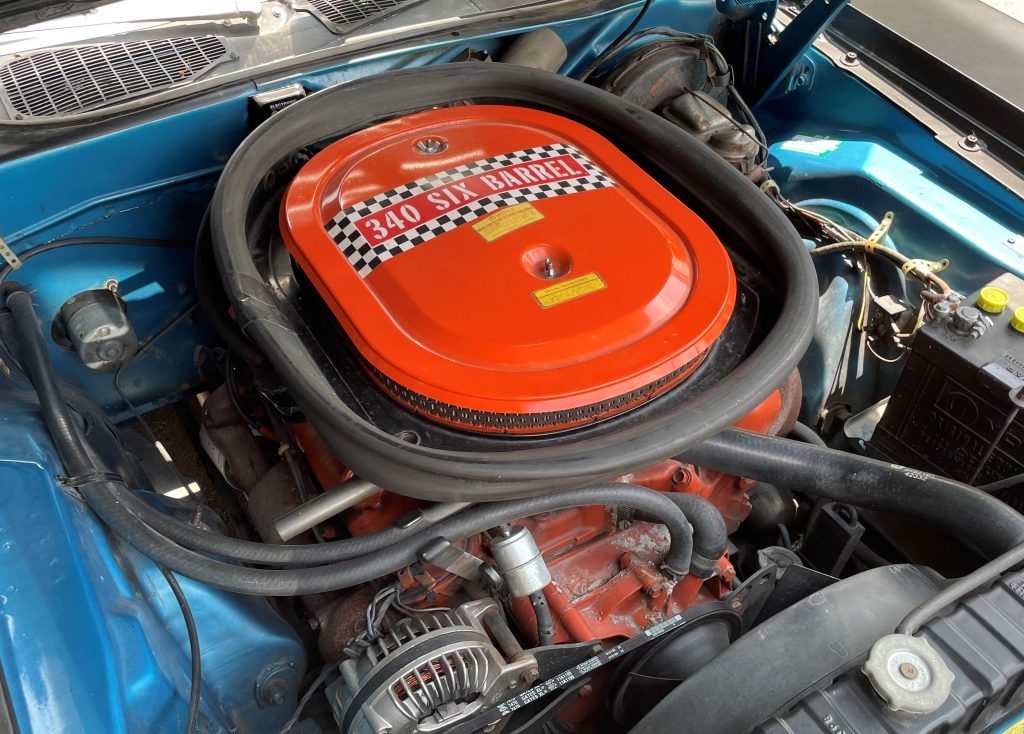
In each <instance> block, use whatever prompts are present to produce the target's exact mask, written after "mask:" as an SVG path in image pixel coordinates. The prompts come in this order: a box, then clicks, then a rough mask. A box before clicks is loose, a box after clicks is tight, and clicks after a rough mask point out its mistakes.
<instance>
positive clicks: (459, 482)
mask: <svg viewBox="0 0 1024 734" xmlns="http://www.w3.org/2000/svg"><path fill="white" fill-rule="evenodd" d="M465 100H470V101H474V102H477V103H487V104H510V105H518V106H525V107H530V108H534V109H540V110H544V111H547V112H551V113H555V114H559V115H562V116H564V117H567V118H571V119H574V120H578V121H580V122H582V123H583V124H585V125H586V126H587V127H589V128H591V129H592V130H594V131H596V132H597V133H599V134H602V135H604V136H605V137H607V138H609V139H610V140H611V141H612V142H613V143H614V144H616V145H617V146H618V147H619V148H620V149H622V150H623V151H624V152H625V153H626V154H627V155H628V156H630V157H631V158H632V159H634V160H636V161H637V162H639V163H640V165H641V166H643V167H644V168H645V169H646V170H647V171H648V172H650V173H651V174H652V175H653V176H654V177H655V178H657V179H658V180H659V181H660V182H661V183H663V184H664V185H665V186H666V187H667V188H669V189H670V190H671V191H672V192H673V193H674V194H676V195H678V196H679V197H680V198H681V199H682V200H683V201H684V202H685V203H686V204H687V205H688V206H690V208H692V209H694V210H695V211H696V212H697V214H698V215H700V216H701V217H703V218H704V219H705V220H706V221H708V222H709V224H710V225H711V227H712V228H713V229H714V230H715V231H716V233H717V234H718V235H719V237H720V238H721V239H722V240H723V241H724V242H726V243H727V244H731V245H733V246H736V247H743V248H746V250H747V251H749V252H750V254H751V256H752V257H753V258H754V259H755V260H756V261H757V262H758V263H760V264H761V267H763V268H764V269H765V270H766V271H767V272H768V273H769V274H770V275H771V277H773V278H774V281H775V282H776V283H778V284H779V289H780V291H781V293H782V304H781V307H780V308H779V312H778V316H777V319H776V321H775V324H774V326H773V327H772V328H771V330H770V332H769V333H768V334H767V335H766V336H765V338H764V339H763V340H762V341H761V342H760V344H758V345H757V346H756V347H755V348H754V349H753V351H752V352H751V353H750V355H749V356H748V357H747V358H746V359H745V360H744V361H743V363H742V364H740V365H739V366H738V367H736V368H735V369H734V370H733V371H732V372H731V373H729V374H728V375H726V376H725V377H723V378H722V379H721V380H719V381H718V382H717V383H716V384H714V385H712V386H710V387H708V388H707V389H705V390H704V391H703V392H701V393H700V394H698V395H696V396H695V397H693V398H692V399H690V400H688V401H685V402H683V403H682V404H681V405H679V406H678V407H676V408H675V409H673V410H671V411H668V412H666V413H664V414H663V415H660V416H658V417H657V418H654V419H652V420H650V421H646V422H640V423H636V424H631V425H627V426H624V427H622V428H621V429H620V430H618V431H617V432H609V433H608V434H606V435H600V436H587V435H586V434H585V433H582V432H581V434H580V437H579V439H578V440H576V441H574V442H572V443H566V444H562V445H559V446H546V447H531V448H516V449H510V450H508V451H494V452H483V451H450V450H441V449H437V448H432V447H429V446H425V445H415V444H411V443H408V442H406V441H402V440H400V439H399V438H396V437H395V436H392V435H390V434H388V433H386V432H384V431H381V430H379V429H378V428H376V427H375V426H373V425H371V424H369V423H368V422H367V421H366V420H364V419H363V418H362V417H361V416H360V415H358V414H357V413H355V412H354V411H353V410H352V409H351V408H350V407H349V406H348V405H347V404H346V403H345V402H344V401H343V400H341V399H340V398H339V396H338V394H337V393H336V390H335V385H334V384H332V381H331V379H330V377H329V376H328V375H327V374H326V373H325V372H324V370H323V367H322V365H321V364H320V363H319V362H318V361H317V359H316V357H315V355H314V354H312V353H311V351H310V349H309V348H308V347H307V346H306V344H305V343H304V339H305V337H304V327H303V325H302V323H301V322H299V321H297V320H295V317H294V316H293V315H292V313H293V312H292V310H291V309H290V308H289V304H287V303H285V302H283V301H282V300H280V299H281V296H279V295H278V294H277V293H276V292H275V291H274V290H273V289H272V288H270V287H269V286H268V284H267V282H266V278H265V276H264V274H263V273H262V272H261V270H260V268H259V267H258V266H257V264H256V261H255V259H254V254H253V252H252V250H251V249H250V245H251V243H250V232H249V229H248V227H247V216H248V215H247V213H248V212H249V211H250V208H251V204H252V201H253V199H254V197H255V196H257V194H259V192H261V191H262V190H263V187H264V185H265V183H266V182H267V181H268V180H269V179H268V177H267V175H268V172H271V171H274V170H276V167H277V166H278V164H279V163H281V162H282V161H283V160H285V159H286V158H288V157H289V155H290V154H291V152H293V151H296V150H298V149H301V148H304V147H307V146H312V145H314V144H316V143H318V142H320V141H322V140H325V139H330V138H334V137H337V136H338V135H344V134H346V133H350V132H353V131H355V130H359V129H363V128H366V127H369V126H371V125H373V124H375V123H378V122H381V121H383V120H387V119H392V118H394V117H396V116H399V115H403V114H408V113H412V112H416V111H419V110H423V109H427V108H431V107H435V106H444V105H448V104H453V103H459V102H463V101H465ZM210 233H211V236H212V238H213V245H214V250H215V252H216V259H217V265H218V267H219V268H220V272H221V277H222V281H223V284H224V287H225V290H226V291H227V294H228V297H229V300H230V301H231V302H232V304H233V305H234V308H235V313H236V317H237V319H238V322H239V324H240V326H241V328H242V330H243V332H244V333H245V334H246V336H247V337H248V338H250V339H251V340H252V341H253V343H254V344H255V345H256V346H257V347H258V348H259V349H260V350H261V351H262V352H263V353H264V355H265V356H266V358H267V359H268V360H269V361H270V362H271V363H272V365H273V367H274V368H275V369H276V371H277V372H278V374H279V375H280V376H281V379H282V380H283V381H284V383H285V384H286V386H287V387H288V388H289V391H290V393H291V395H292V397H293V398H294V399H295V401H296V402H297V403H298V405H299V406H300V407H301V408H302V410H303V413H304V414H305V415H306V416H307V417H308V418H309V420H310V422H311V423H312V424H313V425H314V426H315V427H316V429H317V432H318V433H319V435H320V436H321V437H322V438H323V439H324V440H325V441H326V442H327V444H328V445H329V447H330V448H331V450H332V451H333V452H334V453H335V454H336V455H337V456H339V457H340V458H341V459H343V460H344V461H345V463H346V464H347V465H348V466H349V467H351V468H352V469H353V470H354V471H355V472H356V473H357V474H358V475H359V476H361V477H363V478H364V479H367V480H369V481H371V482H373V483H375V484H377V485H379V486H382V487H384V488H386V489H388V490H391V491H394V492H398V493H400V494H406V495H409V496H413V497H418V498H421V499H426V500H431V501H435V502H461V501H466V502H487V501H493V500H502V499H509V498H512V497H529V496H535V495H542V494H547V493H550V492H558V491H561V490H565V489H573V488H577V487H585V486H587V485H590V484H594V483H596V482H600V481H605V480H608V479H612V478H614V477H617V476H623V475H625V474H628V473H629V472H631V471H634V470H636V469H639V468H641V467H644V466H649V465H651V464H653V463H656V462H658V461H661V460H663V459H665V458H668V457H670V456H674V455H675V454H678V453H679V452H680V451H683V450H684V449H686V448H688V447H689V446H693V445H694V444H696V443H699V442H700V441H702V440H703V439H705V438H707V437H708V436H711V435H714V434H715V433H717V432H718V431H720V430H722V429H723V428H726V427H727V426H729V425H731V424H732V423H733V422H735V421H737V420H739V419H740V418H741V417H743V416H744V415H746V414H747V413H749V412H750V411H751V410H753V409H754V408H755V407H756V406H757V405H759V404H760V403H761V402H762V401H763V400H764V399H765V398H766V397H767V396H768V395H770V394H771V393H772V392H773V391H774V390H775V389H777V388H778V386H779V385H781V384H782V383H783V382H784V381H785V379H786V377H787V376H788V375H789V374H790V373H791V372H792V370H793V369H794V368H795V367H796V364H797V362H798V361H799V359H800V357H801V356H802V355H803V353H804V351H805V349H806V347H807V345H808V344H809V343H810V339H811V336H812V334H813V331H814V327H815V322H816V314H817V307H818V281H817V276H816V275H815V271H814V267H813V265H812V263H811V258H810V256H809V255H808V254H807V250H806V248H805V247H804V244H803V242H802V241H801V239H800V237H799V235H798V234H797V232H796V231H795V230H794V229H793V226H792V225H791V224H790V223H789V221H788V220H787V219H786V217H785V216H784V215H783V213H782V212H781V211H780V209H779V208H778V207H777V206H776V205H775V204H774V203H773V202H772V201H771V200H770V199H769V198H768V197H767V196H765V195H764V194H762V193H761V192H760V191H759V190H758V188H757V187H756V186H754V185H752V184H751V183H750V182H749V181H748V180H747V179H746V178H745V177H744V176H743V175H741V174H740V173H739V172H738V171H737V170H736V169H734V168H733V167H732V166H730V165H728V164H727V163H726V162H725V161H723V160H722V159H721V158H720V157H719V156H718V155H717V154H716V153H714V152H713V151H712V150H711V149H710V148H708V147H707V146H706V145H704V144H703V143H701V142H700V141H698V140H697V139H696V138H693V137H691V136H689V135H687V134H686V133H683V132H681V131H680V130H679V129H678V128H677V127H676V126H675V125H673V124H672V123H670V122H668V121H667V120H664V119H662V118H661V117H659V116H658V115H656V114H653V113H651V112H649V111H647V110H645V109H643V108H641V107H639V106H637V105H634V104H632V103H630V102H628V101H626V100H623V99H621V98H619V97H616V96H615V95H613V94H610V93H608V92H605V91H603V90H601V89H598V88H596V87H593V86H589V85H586V84H581V83H580V82H577V81H573V80H570V79H566V78H564V77H560V76H558V75H555V74H549V73H547V72H541V71H537V70H535V69H527V68H524V67H517V66H511V65H505V64H470V63H462V64H446V65H436V66H429V67H423V68H417V69H405V70H400V71H393V72H388V73H386V74H382V75H378V76H371V77H366V78H363V79H357V80H354V81H351V82H347V83H345V84H342V85H339V86H336V87H332V88H330V89H326V90H324V91H321V92H318V93H316V94H314V95H311V96H310V97H309V98H307V99H305V100H302V101H299V102H297V103H295V104H293V105H291V106H290V107H288V108H286V109H284V110H282V111H280V112H278V113H277V114H275V115H274V116H273V117H271V118H270V119H269V120H267V121H266V122H264V123H263V124H262V125H260V127H259V128H258V129H257V130H256V131H255V132H253V133H252V134H251V135H250V136H249V137H248V138H246V140H245V141H244V142H243V143H242V145H241V146H240V147H239V148H238V150H236V151H235V153H234V155H233V156H232V157H231V159H230V160H229V161H228V164H227V166H226V167H225V169H224V173H223V175H222V176H221V179H220V182H219V183H218V185H217V190H216V193H215V195H214V199H213V204H212V208H211V213H210Z"/></svg>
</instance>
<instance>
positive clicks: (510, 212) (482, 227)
mask: <svg viewBox="0 0 1024 734" xmlns="http://www.w3.org/2000/svg"><path fill="white" fill-rule="evenodd" d="M543 218H544V215H543V214H541V213H540V212H539V211H537V210H536V209H535V208H534V207H533V206H532V205H531V204H516V205H515V206H506V207H504V208H502V209H499V210H498V211H496V212H494V214H492V215H491V216H489V217H484V218H483V219H480V220H477V221H476V222H473V225H472V226H473V229H475V230H476V233H477V234H478V235H480V236H481V237H483V238H484V239H485V240H487V241H488V242H494V240H496V239H498V238H499V237H504V236H505V235H507V234H508V233H509V232H515V231H516V230H517V229H519V228H520V227H525V226H526V225H527V224H533V223H534V222H537V221H540V220H541V219H543Z"/></svg>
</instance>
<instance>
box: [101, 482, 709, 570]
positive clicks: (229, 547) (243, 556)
mask: <svg viewBox="0 0 1024 734" xmlns="http://www.w3.org/2000/svg"><path fill="white" fill-rule="evenodd" d="M620 486H631V485H620ZM111 491H112V493H113V495H114V497H115V498H116V499H117V500H118V501H119V502H120V503H121V504H122V505H124V507H125V508H126V509H127V510H128V511H130V512H131V513H132V514H134V515H136V516H137V517H138V518H139V519H140V520H141V521H142V522H144V523H145V524H146V525H149V526H150V527H151V528H152V529H153V530H155V531H157V532H158V533H160V534H161V535H164V536H166V537H168V538H169V539H171V540H173V541H175V542H177V543H180V544H181V545H184V546H186V547H188V548H191V549H193V550H197V551H202V552H205V553H211V554H214V555H218V556H224V557H226V558H231V559H233V560H236V561H243V562H247V563H258V564H261V565H279V566H288V565H316V564H323V563H330V562H334V561H345V560H351V559H353V558H358V557H360V556H366V555H370V554H372V553H376V552H378V551H381V550H383V549H384V548H387V547H388V546H392V545H394V544H395V543H398V542H402V541H405V540H407V539H409V538H411V537H412V536H414V535H416V534H417V533H421V532H423V531H424V530H425V528H426V527H428V525H427V524H426V523H421V524H415V525H412V526H409V527H397V526H396V527H389V528H386V529H384V530H380V531H378V532H375V533H370V534H369V535H364V536H360V537H358V538H350V539H347V540H335V541H331V542H329V543H313V544H310V545H301V544H300V545H275V544H272V543H259V542H254V541H251V540H239V539H237V538H229V537H226V536H223V535H218V534H216V533H210V532H206V531H205V530H201V529H199V528H195V527H193V526H192V525H191V524H189V523H187V522H184V521H182V520H179V519H177V518H175V517H173V516H171V515H168V514H167V513H165V512H162V511H161V510H160V509H159V508H156V507H153V506H152V505H150V504H149V503H148V502H146V501H144V500H143V499H141V498H140V497H138V496H136V495H135V494H134V493H133V492H132V491H131V490H129V489H128V488H127V487H124V486H114V487H112V488H111ZM662 495H663V496H664V497H666V498H667V499H668V500H670V501H671V502H672V503H673V504H674V505H676V506H677V507H678V508H679V509H680V510H681V511H682V512H683V514H684V515H685V516H686V519H687V521H688V522H689V523H690V525H691V527H692V529H693V557H692V559H691V561H690V564H689V570H690V573H693V574H695V575H696V576H699V577H700V578H708V577H710V576H711V575H712V574H713V573H714V570H715V568H716V566H717V563H718V560H719V559H720V558H721V557H722V554H723V553H724V552H725V550H726V546H727V545H728V541H729V538H728V535H727V533H726V526H725V519H724V518H723V517H722V514H721V513H720V512H719V511H718V508H716V507H715V506H714V505H713V504H711V503H710V502H708V501H707V500H706V499H704V498H702V497H697V496H696V495H691V494H685V493H681V492H664V493H662ZM627 505H628V503H627ZM465 512H466V510H463V512H462V513H461V514H464V513H465ZM524 517H525V515H524ZM637 518H638V519H641V520H645V521H647V522H655V523H663V522H664V520H663V519H662V517H660V516H659V515H658V514H652V513H649V512H639V513H637Z"/></svg>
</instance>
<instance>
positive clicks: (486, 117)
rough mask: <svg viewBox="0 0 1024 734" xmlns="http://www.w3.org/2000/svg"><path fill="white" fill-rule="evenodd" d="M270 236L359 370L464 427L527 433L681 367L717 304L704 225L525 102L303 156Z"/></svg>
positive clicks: (389, 126)
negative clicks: (277, 230)
mask: <svg viewBox="0 0 1024 734" xmlns="http://www.w3.org/2000/svg"><path fill="white" fill-rule="evenodd" d="M281 225H282V226H281V230H282V233H283V237H284V240H285V243H286V245H287V247H288V249H289V251H290V252H291V253H292V255H293V256H294V258H295V259H296V261H297V262H298V263H299V265H300V267H301V268H302V269H303V271H304V273H305V274H306V276H307V277H308V278H309V280H310V281H311V282H312V283H313V285H314V286H315V287H316V289H317V290H318V292H319V294H320V296H321V298H322V299H323V300H324V301H325V303H326V304H327V306H328V307H329V308H330V310H331V312H332V313H333V314H334V316H335V317H336V318H337V319H338V321H339V323H340V325H341V326H342V328H343V329H344V331H345V333H346V335H347V336H348V338H349V339H350V340H351V342H352V344H353V346H354V348H355V350H356V351H357V352H358V354H359V356H360V358H361V360H362V363H363V364H364V366H365V368H366V370H367V371H368V373H369V374H370V376H371V377H372V378H373V379H374V380H375V381H376V382H377V384H378V385H379V386H380V387H381V389H383V390H384V391H386V392H387V393H388V394H389V395H391V397H392V398H394V399H395V400H396V401H398V402H399V403H401V404H403V405H404V406H406V407H407V408H409V409H411V410H414V411H416V412H418V413H421V414H423V415H426V416H428V417H430V418H431V419H433V420H436V421H439V422H441V423H445V424H447V425H452V426H457V427H461V428H464V429H468V430H474V431H485V432H504V433H540V432H550V431H555V430H561V429H565V428H570V427H574V426H577V425H581V424H584V423H588V422H591V421H594V420H598V419H601V418H604V417H609V416H612V415H615V414H616V413H620V412H622V411H624V410H627V409H629V408H631V407H633V406H636V405H639V404H641V403H643V402H646V401H648V400H650V399H652V398H654V397H656V396H657V395H659V394H661V393H662V392H664V391H666V390H668V389H669V388H671V387H672V386H674V385H676V384H678V383H679V382H680V381H682V380H684V379H685V378H686V377H687V376H688V375H689V374H691V373H692V372H693V370H694V369H695V368H696V367H697V366H698V365H699V364H700V361H701V360H702V359H703V357H704V355H705V354H706V353H707V351H708V350H709V349H710V347H711V346H712V344H713V343H714V341H715V339H716V338H717V337H718V336H719V334H720V333H721V331H722V329H723V328H724V326H725V324H726V322H727V321H728V319H729V316H730V314H731V312H732V307H733V302H734V299H735V278H734V275H733V270H732V265H731V263H730V261H729V257H728V255H727V254H726V252H725V249H724V248H723V247H722V245H721V243H720V242H719V241H718V239H717V238H716V237H715V235H714V233H713V232H712V231H711V229H710V228H709V227H708V226H707V224H705V223H704V222H703V221H702V220H701V219H700V218H699V217H698V216H697V215H696V214H695V213H694V212H692V211H691V210H690V209H688V208H687V207H686V206H684V205H683V204H682V203H680V202H679V201H678V200H677V199H676V198H675V197H673V196H672V195H671V194H670V193H669V192H667V191H666V190H665V189H663V188H662V187H661V186H660V185H659V184H658V183H657V182H655V181H654V180H653V179H652V178H651V177H650V176H649V175H648V174H646V173H645V172H644V171H643V170H642V169H640V168H639V167H638V166H636V165H635V164H634V163H632V161H630V160H629V159H628V158H627V157H626V156H625V155H623V154H622V153H621V152H620V151H619V150H618V149H617V148H616V147H615V146H613V145H612V144H611V143H610V142H609V141H607V140H606V139H604V138H602V137H601V136H599V135H598V134H596V133H594V132H593V131H591V130H589V129H588V128H586V127H584V126H582V125H580V124H578V123H575V122H573V121H570V120H568V119H566V118H563V117H559V116H556V115H552V114H548V113H544V112H540V111H537V110H531V109H525V108H519V107H510V106H497V105H478V106H459V107H450V108H443V109H436V110H429V111H426V112H421V113H417V114H413V115H409V116H405V117H401V118H397V119H395V120H392V121H389V122H386V123H383V124H379V125H376V126H374V127H371V128H368V129H365V130H362V131H360V132H358V133H355V134H353V135H350V136H348V137H345V138H343V139H342V140H340V141H338V142H336V143H334V144H332V145H330V146H328V147H327V148H325V149H324V150H323V151H321V152H320V153H318V154H317V155H316V156H314V157H313V158H312V159H311V160H310V161H309V162H308V163H307V164H306V165H305V166H304V167H303V168H302V169H301V170H300V172H299V173H298V175H297V176H296V177H295V179H294V180H293V181H292V183H291V184H290V186H289V188H288V191H287V193H286V195H285V198H284V202H283V204H282V210H281Z"/></svg>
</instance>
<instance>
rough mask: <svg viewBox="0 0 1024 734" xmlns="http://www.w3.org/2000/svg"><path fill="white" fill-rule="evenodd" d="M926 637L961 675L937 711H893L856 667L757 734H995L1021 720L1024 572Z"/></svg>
mask: <svg viewBox="0 0 1024 734" xmlns="http://www.w3.org/2000/svg"><path fill="white" fill-rule="evenodd" d="M920 636H921V637H924V638H925V639H926V640H928V642H929V643H930V644H931V646H932V647H933V648H934V649H935V650H936V651H937V652H938V653H939V654H940V655H942V657H943V659H944V660H945V662H946V664H947V665H948V666H949V669H950V670H951V671H952V672H953V676H954V677H953V690H952V692H951V694H950V696H949V698H948V699H947V700H946V702H945V703H944V704H943V705H942V706H941V707H939V708H938V709H937V710H935V711H933V712H932V713H930V714H923V715H912V714H906V713H897V712H895V711H890V710H889V709H888V708H887V707H886V705H885V703H884V702H883V701H882V699H881V698H879V697H878V695H876V694H875V692H874V690H872V688H871V684H870V683H868V679H867V678H866V677H865V676H864V674H863V673H861V672H860V670H859V669H855V670H851V671H849V672H847V673H846V674H845V675H843V676H842V677H840V678H839V679H838V680H837V681H836V682H835V683H833V684H832V685H830V686H828V687H827V688H824V689H823V690H820V691H815V692H813V693H810V694H809V695H807V696H806V697H804V698H803V700H801V701H800V702H799V703H798V704H796V705H795V706H794V707H793V708H791V709H790V710H789V711H788V712H787V713H785V714H784V715H782V716H778V717H776V718H773V719H772V720H770V721H768V722H765V723H763V724H761V725H760V726H759V727H757V728H756V729H755V730H754V734H791V733H792V732H800V734H819V733H820V734H836V733H837V732H843V734H877V733H878V732H907V733H908V734H909V733H910V732H913V733H914V734H933V733H938V732H942V733H943V734H966V733H967V732H979V733H980V732H984V733H985V734H989V733H991V734H996V732H999V733H1002V732H1004V731H1006V729H1005V728H1004V727H1006V726H1007V725H1010V724H1012V723H1014V722H1016V720H1017V719H1018V717H1020V715H1021V713H1022V709H1024V686H1021V680H1022V677H1024V572H1016V573H1012V574H1007V575H1006V576H1004V577H1003V578H1002V579H1001V580H1000V581H999V582H998V583H996V584H995V585H994V586H993V587H992V588H991V589H989V590H988V591H985V592H984V593H982V594H979V595H976V596H974V597H972V598H970V599H968V600H967V601H966V602H964V603H962V604H960V605H959V606H958V607H957V608H956V609H955V610H953V611H952V612H951V613H949V614H946V615H945V616H943V617H939V618H937V619H935V620H932V621H931V622H929V623H928V624H926V625H925V626H924V627H923V628H922V630H921V632H920ZM1009 731H1010V732H1016V731H1019V730H1018V729H1017V728H1014V727H1011V728H1009Z"/></svg>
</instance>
